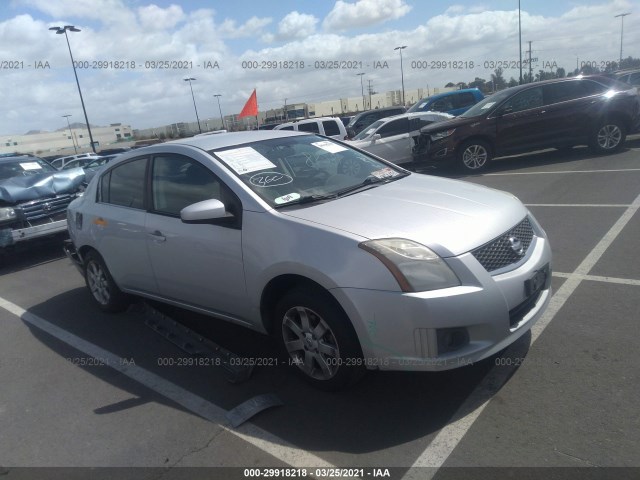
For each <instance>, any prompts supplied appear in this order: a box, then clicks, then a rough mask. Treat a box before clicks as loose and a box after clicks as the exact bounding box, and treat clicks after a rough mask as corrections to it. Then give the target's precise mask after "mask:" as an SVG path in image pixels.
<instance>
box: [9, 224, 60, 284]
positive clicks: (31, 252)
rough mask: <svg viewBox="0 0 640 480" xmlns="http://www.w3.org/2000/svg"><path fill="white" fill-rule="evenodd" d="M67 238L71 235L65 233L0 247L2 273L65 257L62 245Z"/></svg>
mask: <svg viewBox="0 0 640 480" xmlns="http://www.w3.org/2000/svg"><path fill="white" fill-rule="evenodd" d="M67 238H69V236H68V235H67V234H66V233H64V234H58V235H54V236H51V237H46V238H39V239H35V240H30V241H28V242H20V243H16V244H15V245H11V246H9V247H4V248H0V275H6V274H9V273H14V272H18V271H20V270H25V269H27V268H31V267H35V266H37V265H42V264H45V263H49V262H54V261H56V260H60V259H61V258H64V256H65V254H64V252H63V251H62V245H63V242H64V240H65V239H67Z"/></svg>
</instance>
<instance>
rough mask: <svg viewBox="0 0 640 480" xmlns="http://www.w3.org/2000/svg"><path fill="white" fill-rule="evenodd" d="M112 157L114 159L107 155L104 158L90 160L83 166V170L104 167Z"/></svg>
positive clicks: (112, 156)
mask: <svg viewBox="0 0 640 480" xmlns="http://www.w3.org/2000/svg"><path fill="white" fill-rule="evenodd" d="M114 157H115V155H107V156H106V157H99V158H96V159H95V160H92V161H91V162H89V163H87V165H85V167H84V168H85V169H87V168H96V167H100V166H102V165H104V164H105V163H108V162H109V160H111V159H112V158H114Z"/></svg>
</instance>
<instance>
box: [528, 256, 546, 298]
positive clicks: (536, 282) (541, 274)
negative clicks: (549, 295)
mask: <svg viewBox="0 0 640 480" xmlns="http://www.w3.org/2000/svg"><path fill="white" fill-rule="evenodd" d="M549 273H550V270H549V264H546V265H545V266H544V267H542V268H541V269H540V270H537V271H536V272H535V273H534V274H533V276H532V277H531V278H530V279H529V280H525V282H524V290H525V292H526V294H527V297H530V296H531V295H533V294H534V293H536V292H538V291H540V290H542V288H543V287H544V286H545V285H546V284H547V281H548V279H549Z"/></svg>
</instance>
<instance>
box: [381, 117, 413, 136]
mask: <svg viewBox="0 0 640 480" xmlns="http://www.w3.org/2000/svg"><path fill="white" fill-rule="evenodd" d="M408 131H409V120H408V119H406V118H399V119H398V120H392V121H391V122H388V123H387V124H386V125H384V126H382V127H381V128H380V130H378V132H377V133H379V134H380V136H381V137H382V138H386V137H392V136H393V135H400V134H403V133H407V132H408Z"/></svg>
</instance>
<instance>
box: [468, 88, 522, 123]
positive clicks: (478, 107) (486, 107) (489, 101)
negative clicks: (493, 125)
mask: <svg viewBox="0 0 640 480" xmlns="http://www.w3.org/2000/svg"><path fill="white" fill-rule="evenodd" d="M511 95H513V90H511V89H510V88H507V89H506V90H502V91H501V92H498V93H494V94H493V95H490V96H488V97H485V98H483V99H482V100H480V101H479V102H478V103H476V104H475V105H474V106H473V107H471V108H470V109H469V110H467V111H466V112H464V113H462V114H460V115H459V117H465V118H469V117H477V116H478V115H484V114H485V113H489V111H490V110H493V109H494V108H495V107H496V105H498V104H500V103H502V101H503V100H505V99H507V98H508V97H510V96H511Z"/></svg>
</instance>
